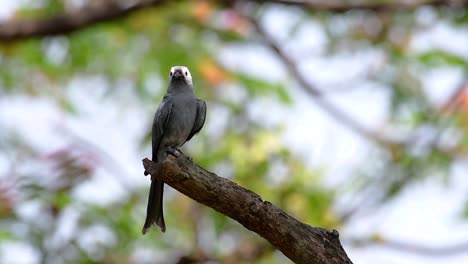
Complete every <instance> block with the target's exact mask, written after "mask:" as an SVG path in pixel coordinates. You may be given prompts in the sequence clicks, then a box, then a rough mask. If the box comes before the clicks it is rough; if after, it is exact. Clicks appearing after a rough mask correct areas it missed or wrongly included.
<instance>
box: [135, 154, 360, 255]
mask: <svg viewBox="0 0 468 264" xmlns="http://www.w3.org/2000/svg"><path fill="white" fill-rule="evenodd" d="M143 166H144V167H145V170H146V171H147V172H149V173H150V174H151V175H152V176H154V177H157V178H158V179H160V180H162V181H164V182H165V183H167V184H168V185H170V186H171V187H173V188H174V189H176V190H178V191H179V192H181V193H183V194H185V195H187V196H189V197H190V198H192V199H194V200H195V201H197V202H199V203H202V204H204V205H206V206H209V207H211V208H213V209H215V210H216V211H218V212H220V213H223V214H225V215H227V216H229V217H230V218H232V219H234V220H236V221H238V222H239V223H241V224H242V225H243V226H244V227H246V228H247V229H249V230H251V231H253V232H255V233H257V234H259V235H260V236H262V237H263V238H265V239H266V240H268V241H269V242H270V243H271V244H272V245H273V246H275V247H276V248H277V249H278V250H280V251H281V252H283V253H284V254H285V255H286V256H287V257H288V258H290V259H291V260H292V261H294V262H295V263H309V264H314V263H315V264H332V263H333V264H335V263H336V264H338V263H339V264H343V263H352V262H351V260H350V259H349V258H348V256H347V255H346V252H345V251H344V249H343V247H342V246H341V243H340V240H339V235H338V232H337V231H336V230H334V231H333V232H332V231H328V230H325V229H322V228H318V227H311V226H309V225H307V224H304V223H302V222H299V221H298V220H296V219H295V218H293V217H291V216H290V215H288V214H287V213H285V212H284V211H283V210H281V209H280V208H278V207H276V206H274V205H272V204H271V203H269V202H268V201H263V200H262V198H261V197H260V196H259V195H257V194H256V193H254V192H252V191H250V190H247V189H245V188H243V187H241V186H239V185H237V184H236V183H234V182H232V181H230V180H227V179H225V178H222V177H219V176H217V175H216V174H214V173H212V172H209V171H206V170H205V169H203V168H201V167H199V166H197V165H196V164H194V163H193V162H192V161H190V160H189V158H188V157H186V156H185V155H183V154H179V153H178V152H177V155H169V156H168V158H167V159H166V160H165V161H164V162H162V163H160V164H156V163H154V162H152V161H150V160H149V159H144V160H143Z"/></svg>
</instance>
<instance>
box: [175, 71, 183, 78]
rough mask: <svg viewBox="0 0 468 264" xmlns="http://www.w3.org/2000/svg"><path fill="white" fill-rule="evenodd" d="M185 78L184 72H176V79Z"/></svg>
mask: <svg viewBox="0 0 468 264" xmlns="http://www.w3.org/2000/svg"><path fill="white" fill-rule="evenodd" d="M182 76H184V74H183V73H182V71H175V72H174V78H180V77H182Z"/></svg>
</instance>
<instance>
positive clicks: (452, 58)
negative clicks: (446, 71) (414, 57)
mask: <svg viewBox="0 0 468 264" xmlns="http://www.w3.org/2000/svg"><path fill="white" fill-rule="evenodd" d="M418 59H419V61H421V62H422V63H424V64H425V65H427V66H431V67H441V66H453V67H466V66H467V65H468V64H467V63H468V62H467V61H466V60H465V59H464V58H462V57H460V56H457V55H455V54H453V53H450V52H448V51H444V50H430V51H427V52H424V53H421V54H419V55H418Z"/></svg>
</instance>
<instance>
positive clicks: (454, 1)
mask: <svg viewBox="0 0 468 264" xmlns="http://www.w3.org/2000/svg"><path fill="white" fill-rule="evenodd" d="M165 2H168V1H164V0H139V1H138V0H135V1H115V0H106V1H103V3H100V4H98V5H87V6H85V7H84V8H80V9H79V10H76V11H72V12H70V13H65V14H60V15H57V16H54V17H49V18H41V19H25V20H15V19H13V20H11V21H8V22H5V23H2V24H0V42H11V41H17V40H21V39H27V38H36V37H46V36H57V35H65V34H69V33H72V32H75V31H78V30H81V29H84V28H86V27H88V26H92V25H94V24H97V23H101V22H106V21H112V20H116V19H120V18H123V17H126V16H128V15H130V14H131V13H133V12H135V11H138V10H141V9H144V8H146V7H149V6H158V5H161V4H163V3H165ZM219 2H232V0H225V1H219ZM256 2H258V3H274V4H282V5H288V6H297V7H301V8H303V9H308V10H314V11H322V12H324V11H326V12H335V13H341V12H346V11H350V10H354V9H361V10H369V11H383V10H393V11H396V10H412V9H415V8H418V7H421V6H434V7H440V6H457V7H466V6H467V5H468V1H467V0H432V1H414V2H405V1H402V2H395V1H389V2H388V3H375V2H372V3H369V2H365V1H363V2H360V3H349V2H347V3H340V2H335V3H330V2H327V1H325V0H323V1H322V2H318V1H317V2H315V1H314V2H312V1H295V0H290V1H288V0H256Z"/></svg>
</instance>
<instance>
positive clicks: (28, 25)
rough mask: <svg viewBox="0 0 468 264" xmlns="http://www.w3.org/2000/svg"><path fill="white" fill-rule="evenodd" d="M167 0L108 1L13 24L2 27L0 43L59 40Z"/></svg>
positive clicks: (13, 21) (6, 23)
mask: <svg viewBox="0 0 468 264" xmlns="http://www.w3.org/2000/svg"><path fill="white" fill-rule="evenodd" d="M164 2H166V1H163V0H141V1H129V3H130V4H128V3H127V4H126V5H123V2H122V1H120V2H119V1H104V3H102V4H99V5H96V6H92V5H88V6H86V7H84V8H80V9H79V10H76V11H73V12H70V13H66V14H61V15H58V16H55V17H49V18H42V19H29V20H14V19H13V20H11V21H8V22H5V23H3V24H0V41H2V42H9V41H16V40H21V39H26V38H34V37H44V36H56V35H64V34H68V33H72V32H74V31H77V30H80V29H83V28H86V27H88V26H91V25H94V24H97V23H100V22H105V21H112V20H115V19H119V18H122V17H125V16H128V15H129V14H131V13H133V12H135V11H137V10H140V9H143V8H146V7H149V6H156V5H160V4H163V3H164Z"/></svg>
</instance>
